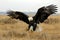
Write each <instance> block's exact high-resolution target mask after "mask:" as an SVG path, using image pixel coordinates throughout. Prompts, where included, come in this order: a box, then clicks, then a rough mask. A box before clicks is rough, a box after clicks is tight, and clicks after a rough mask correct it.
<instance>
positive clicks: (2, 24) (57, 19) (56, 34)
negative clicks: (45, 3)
mask: <svg viewBox="0 0 60 40" xmlns="http://www.w3.org/2000/svg"><path fill="white" fill-rule="evenodd" d="M39 26H40V27H41V28H42V31H34V32H31V31H27V27H28V25H27V24H26V23H24V22H22V21H19V20H16V19H10V18H9V17H8V16H4V15H0V40H60V16H50V17H49V18H48V19H47V20H45V21H44V23H41V24H39ZM37 30H38V28H37Z"/></svg>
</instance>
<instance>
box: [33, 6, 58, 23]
mask: <svg viewBox="0 0 60 40" xmlns="http://www.w3.org/2000/svg"><path fill="white" fill-rule="evenodd" d="M56 8H57V7H56V5H49V6H46V7H45V6H44V7H41V8H39V9H38V11H37V13H36V15H35V16H34V17H33V19H34V20H35V22H36V23H39V22H41V23H42V22H44V20H46V19H47V18H48V16H50V15H51V14H54V13H55V12H57V11H56V10H57V9H56Z"/></svg>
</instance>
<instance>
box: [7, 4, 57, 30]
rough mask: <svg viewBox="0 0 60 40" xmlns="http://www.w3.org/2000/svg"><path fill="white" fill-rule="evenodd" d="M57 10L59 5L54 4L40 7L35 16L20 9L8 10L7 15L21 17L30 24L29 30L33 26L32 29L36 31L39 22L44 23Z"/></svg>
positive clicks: (20, 18)
mask: <svg viewBox="0 0 60 40" xmlns="http://www.w3.org/2000/svg"><path fill="white" fill-rule="evenodd" d="M56 12H57V7H56V5H53V4H52V5H48V6H43V7H41V8H39V9H38V10H37V12H36V14H35V15H34V16H33V17H29V16H28V15H26V14H25V13H23V12H19V11H7V14H8V15H7V16H9V17H11V18H15V19H19V20H21V21H23V22H25V23H27V24H28V25H29V26H28V29H27V30H30V28H32V30H33V31H35V30H36V28H37V24H39V23H43V22H44V21H45V20H46V19H47V18H48V17H49V16H50V15H52V14H56Z"/></svg>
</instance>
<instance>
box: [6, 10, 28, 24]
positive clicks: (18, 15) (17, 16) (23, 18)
mask: <svg viewBox="0 0 60 40" xmlns="http://www.w3.org/2000/svg"><path fill="white" fill-rule="evenodd" d="M7 14H8V16H10V17H11V18H15V19H20V20H21V21H24V22H26V23H27V24H29V20H28V16H27V15H26V14H24V13H22V12H18V11H8V12H7Z"/></svg>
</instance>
